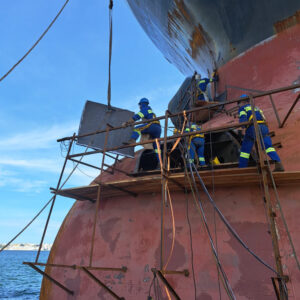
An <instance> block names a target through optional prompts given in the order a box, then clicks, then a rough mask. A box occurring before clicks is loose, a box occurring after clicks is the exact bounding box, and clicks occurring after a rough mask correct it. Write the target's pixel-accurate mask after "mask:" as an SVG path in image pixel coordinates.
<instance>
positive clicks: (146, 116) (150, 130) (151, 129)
mask: <svg viewBox="0 0 300 300" xmlns="http://www.w3.org/2000/svg"><path fill="white" fill-rule="evenodd" d="M139 107H140V111H139V112H138V113H137V114H135V115H134V116H133V117H132V118H131V119H130V120H129V121H127V122H125V123H123V124H122V125H123V126H125V125H130V124H133V123H134V122H135V121H138V120H140V119H142V120H143V121H148V120H151V119H154V118H156V116H155V114H154V112H153V111H152V109H151V107H150V106H149V100H148V99H147V98H142V99H141V100H140V101H139ZM142 134H149V135H150V138H151V139H156V138H160V134H161V126H160V123H159V121H153V122H148V123H145V124H141V125H137V126H135V127H134V130H133V132H132V135H131V138H130V140H129V141H127V142H125V143H124V144H133V143H135V142H136V140H137V139H138V138H139V137H140V136H141V135H142ZM152 145H153V149H154V151H155V153H156V155H157V159H159V157H158V150H157V146H156V143H155V142H154V143H153V144H152Z"/></svg>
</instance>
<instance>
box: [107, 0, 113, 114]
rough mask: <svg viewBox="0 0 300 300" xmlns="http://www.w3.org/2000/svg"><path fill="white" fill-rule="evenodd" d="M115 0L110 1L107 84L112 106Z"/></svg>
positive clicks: (108, 100) (108, 104) (109, 100)
mask: <svg viewBox="0 0 300 300" xmlns="http://www.w3.org/2000/svg"><path fill="white" fill-rule="evenodd" d="M112 10H113V0H110V1H109V58H108V86H107V106H108V109H110V108H111V104H110V102H111V56H112V36H113V22H112Z"/></svg>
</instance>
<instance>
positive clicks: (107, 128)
mask: <svg viewBox="0 0 300 300" xmlns="http://www.w3.org/2000/svg"><path fill="white" fill-rule="evenodd" d="M109 127H110V126H109V125H108V124H107V126H106V130H105V139H104V147H103V153H102V163H101V171H100V176H99V181H98V190H97V201H96V209H95V216H94V224H93V232H92V241H91V251H90V262H89V266H90V267H91V266H92V262H93V254H94V241H95V232H96V224H97V218H98V211H99V206H100V196H101V179H102V174H103V168H104V161H105V155H106V154H105V152H106V148H107V141H108V134H109Z"/></svg>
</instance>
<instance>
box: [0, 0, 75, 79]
mask: <svg viewBox="0 0 300 300" xmlns="http://www.w3.org/2000/svg"><path fill="white" fill-rule="evenodd" d="M68 2H69V0H66V2H65V3H64V5H63V6H62V8H61V9H60V11H59V12H58V13H57V15H56V16H55V18H54V19H53V20H52V22H51V23H50V24H49V26H48V27H47V28H46V30H45V31H44V32H43V33H42V35H41V36H40V37H39V38H38V40H37V41H36V42H35V43H34V44H33V45H32V46H31V48H30V49H29V50H28V51H27V52H26V53H25V54H24V55H23V56H22V57H21V58H20V59H19V60H18V61H17V62H16V63H15V64H14V65H13V66H12V67H11V68H10V69H9V70H8V71H7V72H6V73H5V74H4V75H3V76H2V77H1V78H0V82H1V81H2V80H3V79H4V78H6V77H7V76H8V75H9V74H10V73H11V72H12V71H13V70H14V69H15V68H16V67H17V66H18V65H19V64H20V63H21V62H22V61H23V60H24V59H25V58H26V57H27V55H28V54H29V53H30V52H31V51H32V50H33V49H34V48H35V47H36V46H37V44H38V43H39V42H40V41H41V40H42V38H43V37H44V36H45V35H46V33H47V32H48V31H49V29H50V28H51V27H52V25H53V24H54V23H55V21H56V20H57V18H58V17H59V16H60V14H61V13H62V11H63V10H64V8H65V7H66V5H67V4H68Z"/></svg>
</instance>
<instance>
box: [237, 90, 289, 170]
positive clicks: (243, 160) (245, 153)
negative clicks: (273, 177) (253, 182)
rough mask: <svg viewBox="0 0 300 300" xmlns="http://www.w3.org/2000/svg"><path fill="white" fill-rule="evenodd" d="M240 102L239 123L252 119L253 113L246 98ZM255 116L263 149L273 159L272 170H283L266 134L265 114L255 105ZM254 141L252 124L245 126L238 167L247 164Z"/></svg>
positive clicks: (267, 131) (242, 96) (243, 166)
mask: <svg viewBox="0 0 300 300" xmlns="http://www.w3.org/2000/svg"><path fill="white" fill-rule="evenodd" d="M245 97H248V95H246V94H243V95H241V98H245ZM240 103H241V104H242V106H241V107H240V108H239V112H238V114H239V121H240V123H242V122H247V121H251V120H252V119H253V113H252V108H251V105H250V104H249V100H248V99H245V100H241V101H240ZM255 116H256V119H257V123H258V127H259V129H260V132H261V136H262V142H263V143H264V145H265V151H266V153H267V154H268V155H269V157H270V158H271V159H272V160H274V161H275V169H274V170H273V171H274V172H283V171H284V168H283V165H282V163H281V161H280V158H279V156H278V154H277V153H276V150H275V149H274V148H273V147H272V140H271V138H270V137H269V136H268V134H269V129H268V126H267V124H266V120H265V116H264V114H263V111H262V110H261V109H259V108H258V107H255ZM254 141H255V129H254V125H253V124H252V125H250V126H248V127H247V128H246V132H245V136H244V139H243V142H242V147H241V153H240V160H239V168H245V167H247V166H248V161H249V157H250V153H251V150H252V147H253V144H254Z"/></svg>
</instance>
